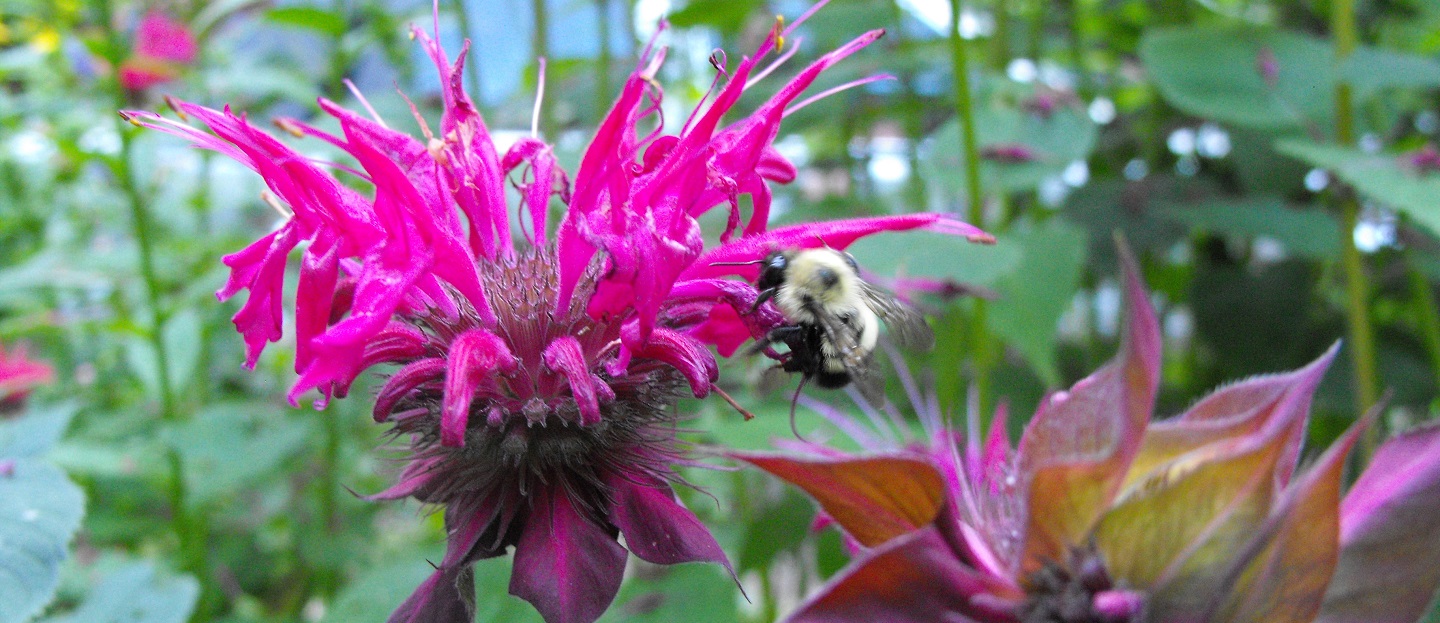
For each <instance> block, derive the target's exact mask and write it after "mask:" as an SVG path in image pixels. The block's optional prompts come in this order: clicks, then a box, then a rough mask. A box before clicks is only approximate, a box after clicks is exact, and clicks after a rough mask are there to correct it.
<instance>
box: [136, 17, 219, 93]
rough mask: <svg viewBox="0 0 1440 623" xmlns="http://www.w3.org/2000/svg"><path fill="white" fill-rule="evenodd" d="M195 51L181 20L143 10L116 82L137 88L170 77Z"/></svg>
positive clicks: (174, 74)
mask: <svg viewBox="0 0 1440 623" xmlns="http://www.w3.org/2000/svg"><path fill="white" fill-rule="evenodd" d="M199 52H200V48H199V47H198V46H197V45H196V43H195V36H194V35H192V34H191V33H190V29H189V28H188V27H186V25H185V24H184V23H182V22H179V21H176V20H174V19H172V18H171V17H170V16H168V15H166V14H164V13H161V12H160V11H151V12H149V13H146V14H145V17H144V18H143V19H141V20H140V26H139V28H136V29H135V44H134V48H133V49H132V51H131V53H130V57H129V58H126V59H125V61H124V62H123V63H121V64H120V84H121V86H124V87H125V88H127V89H130V90H132V91H139V90H143V89H147V88H150V87H152V86H155V85H157V84H161V83H165V82H169V81H171V80H174V79H175V78H176V77H178V76H179V75H180V70H181V69H183V68H184V67H185V66H186V65H189V64H190V63H192V62H194V61H195V56H196V55H197V54H198V53H199Z"/></svg>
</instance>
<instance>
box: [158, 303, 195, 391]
mask: <svg viewBox="0 0 1440 623" xmlns="http://www.w3.org/2000/svg"><path fill="white" fill-rule="evenodd" d="M160 334H161V339H163V340H165V353H166V354H167V355H168V356H169V364H170V370H169V372H170V385H171V387H170V391H171V392H175V391H177V390H179V389H180V388H182V387H185V386H186V385H188V384H189V383H190V380H191V379H192V378H194V377H195V375H196V374H197V373H199V371H200V369H201V366H200V349H201V347H202V345H203V344H204V327H203V326H202V321H201V318H200V313H199V312H197V311H196V310H194V309H193V308H187V309H182V310H180V311H179V312H177V313H176V314H175V315H173V316H171V317H170V319H169V320H166V321H165V328H164V330H162V331H161V332H160Z"/></svg>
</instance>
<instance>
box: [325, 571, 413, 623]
mask: <svg viewBox="0 0 1440 623" xmlns="http://www.w3.org/2000/svg"><path fill="white" fill-rule="evenodd" d="M434 571H435V569H434V567H431V566H430V563H428V562H426V561H425V558H424V557H422V556H420V555H419V554H417V555H416V556H415V557H414V558H413V559H410V560H404V561H400V562H395V563H391V564H383V565H378V566H372V567H370V568H369V570H368V571H366V572H365V573H364V574H362V575H361V576H360V577H358V578H356V579H355V581H353V582H351V583H350V584H348V585H346V586H345V590H342V591H340V594H338V595H336V596H335V603H334V604H333V605H331V607H329V608H327V609H326V610H325V618H324V619H321V623H384V621H385V619H386V617H389V616H390V613H391V612H393V611H394V610H395V608H396V607H398V606H399V605H400V604H401V603H403V602H404V601H405V598H406V597H409V596H410V593H412V592H414V590H415V587H417V586H420V583H421V582H424V581H425V578H428V577H430V574H431V573H432V572H434Z"/></svg>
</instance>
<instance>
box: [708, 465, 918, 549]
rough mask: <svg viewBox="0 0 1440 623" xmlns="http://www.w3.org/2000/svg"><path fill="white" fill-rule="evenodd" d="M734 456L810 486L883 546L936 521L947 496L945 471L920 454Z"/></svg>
mask: <svg viewBox="0 0 1440 623" xmlns="http://www.w3.org/2000/svg"><path fill="white" fill-rule="evenodd" d="M731 456H734V457H735V458H738V459H740V460H742V461H745V462H747V463H750V464H751V465H754V466H756V467H759V468H760V469H763V470H765V471H767V472H770V473H771V474H773V475H775V476H778V477H779V478H781V479H783V480H785V481H787V482H789V483H790V484H793V485H795V486H797V487H800V488H801V489H804V490H805V492H806V493H809V494H810V497H813V498H815V500H816V501H817V502H819V503H820V507H821V508H822V509H824V510H825V512H826V513H828V514H829V515H830V517H832V518H834V519H835V521H836V523H838V524H840V526H841V527H842V528H844V529H845V531H846V532H849V533H850V534H851V535H852V536H854V537H855V539H856V540H858V541H860V543H861V544H863V545H865V546H866V547H875V546H878V545H880V544H881V543H884V542H886V541H889V540H890V539H893V538H895V537H898V536H900V535H902V534H906V533H909V532H913V531H915V530H917V529H919V528H921V527H923V526H925V525H927V524H929V523H931V522H933V521H935V517H936V515H938V514H939V513H940V507H941V506H942V505H943V504H944V500H945V483H944V480H943V479H942V478H941V476H940V473H939V472H937V471H936V470H935V468H934V467H933V466H931V465H930V464H929V463H927V462H925V461H922V460H918V459H913V458H908V457H900V456H872V457H859V458H840V459H834V458H792V457H788V456H783V455H777V454H759V453H737V454H732V455H731Z"/></svg>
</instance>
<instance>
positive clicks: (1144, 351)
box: [1016, 246, 1160, 571]
mask: <svg viewBox="0 0 1440 623" xmlns="http://www.w3.org/2000/svg"><path fill="white" fill-rule="evenodd" d="M1120 255H1121V258H1122V266H1123V268H1124V275H1125V287H1126V296H1125V300H1126V313H1125V316H1126V321H1125V322H1126V334H1125V338H1124V343H1123V344H1121V346H1120V353H1119V354H1118V355H1117V356H1116V358H1115V359H1114V360H1112V361H1111V362H1110V363H1108V364H1106V365H1105V367H1103V368H1101V369H1100V370H1098V371H1096V372H1095V373H1094V374H1092V375H1090V376H1088V377H1086V378H1084V379H1081V380H1080V381H1079V382H1078V383H1076V384H1075V386H1074V387H1072V388H1071V389H1070V391H1069V392H1066V393H1062V394H1055V395H1052V396H1050V397H1049V398H1048V399H1047V400H1046V401H1045V402H1044V403H1043V404H1042V405H1041V408H1040V410H1039V411H1038V412H1037V413H1036V414H1035V417H1034V419H1032V420H1031V421H1030V425H1029V426H1027V427H1026V429H1025V435H1024V436H1023V437H1022V438H1021V439H1020V447H1019V449H1018V454H1017V458H1016V461H1017V463H1016V465H1017V468H1018V470H1019V473H1020V476H1021V478H1022V482H1026V483H1028V491H1029V496H1028V500H1027V509H1028V520H1027V521H1028V525H1027V526H1026V531H1025V550H1024V558H1023V561H1022V566H1023V567H1024V570H1026V571H1033V570H1035V569H1037V568H1039V566H1040V565H1041V564H1042V563H1043V561H1045V560H1064V559H1065V554H1066V552H1067V548H1069V547H1070V546H1073V545H1075V544H1078V543H1081V542H1082V539H1083V538H1084V536H1085V534H1086V533H1087V532H1089V530H1090V528H1091V526H1093V525H1094V523H1095V521H1096V520H1097V519H1098V518H1099V517H1100V514H1101V513H1102V512H1104V510H1105V508H1106V507H1107V506H1108V505H1109V503H1110V500H1111V499H1112V498H1113V497H1114V496H1115V493H1116V492H1117V491H1118V490H1119V488H1120V485H1121V483H1122V481H1123V480H1124V478H1125V473H1126V471H1127V470H1128V469H1129V466H1130V460H1131V459H1132V458H1134V456H1135V453H1136V451H1137V450H1138V449H1139V448H1140V442H1141V439H1142V436H1143V434H1144V432H1145V425H1146V423H1148V422H1149V420H1150V412H1151V409H1152V408H1153V407H1154V402H1155V392H1156V389H1157V388H1158V386H1159V383H1160V325H1159V322H1158V321H1156V319H1155V310H1154V309H1152V308H1151V307H1150V303H1149V301H1148V300H1147V299H1146V297H1145V288H1144V286H1143V285H1142V284H1141V283H1140V274H1139V267H1138V266H1137V265H1136V263H1135V258H1134V257H1133V256H1132V255H1130V252H1129V250H1128V249H1126V248H1125V247H1124V246H1121V248H1120Z"/></svg>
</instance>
